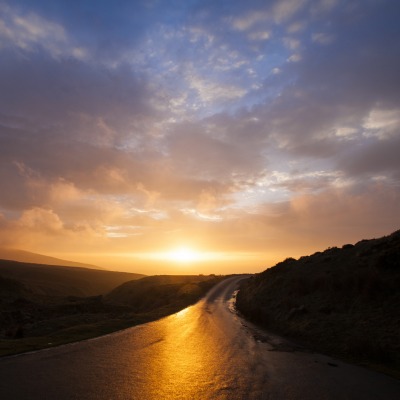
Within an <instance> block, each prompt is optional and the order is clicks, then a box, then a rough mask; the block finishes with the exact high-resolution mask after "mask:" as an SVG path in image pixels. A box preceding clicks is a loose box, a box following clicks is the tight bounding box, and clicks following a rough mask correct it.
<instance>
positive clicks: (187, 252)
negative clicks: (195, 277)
mask: <svg viewBox="0 0 400 400" xmlns="http://www.w3.org/2000/svg"><path fill="white" fill-rule="evenodd" d="M166 258H167V259H168V260H170V261H174V262H178V263H187V262H194V261H199V260H201V254H200V253H199V252H198V251H196V250H193V249H191V248H189V247H179V248H177V249H174V250H171V251H169V252H168V253H167V254H166Z"/></svg>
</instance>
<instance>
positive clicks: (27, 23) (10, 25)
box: [0, 3, 88, 60]
mask: <svg viewBox="0 0 400 400" xmlns="http://www.w3.org/2000/svg"><path fill="white" fill-rule="evenodd" d="M0 16H1V20H0V39H1V42H0V47H7V46H15V47H17V48H19V49H21V50H23V51H27V52H33V51H35V50H36V49H37V48H41V49H43V50H45V51H46V52H48V53H49V54H50V55H51V56H52V57H54V58H59V57H74V58H77V59H80V60H82V59H85V58H87V56H88V54H87V51H86V50H85V49H84V48H83V47H79V46H74V44H73V42H72V41H71V38H69V37H68V34H67V33H66V31H65V29H64V27H63V26H62V25H60V24H59V23H57V22H54V21H51V20H47V19H45V18H43V17H41V16H39V15H37V14H36V13H34V12H29V13H22V12H19V11H18V10H17V9H15V8H12V7H10V6H8V5H6V4H5V3H3V4H1V5H0Z"/></svg>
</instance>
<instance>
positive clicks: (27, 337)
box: [0, 262, 223, 355]
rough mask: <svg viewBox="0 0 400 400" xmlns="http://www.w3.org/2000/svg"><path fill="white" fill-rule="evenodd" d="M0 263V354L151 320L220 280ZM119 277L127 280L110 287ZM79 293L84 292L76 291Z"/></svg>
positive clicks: (183, 304)
mask: <svg viewBox="0 0 400 400" xmlns="http://www.w3.org/2000/svg"><path fill="white" fill-rule="evenodd" d="M1 264H2V263H1V262H0V271H1V272H2V273H3V274H4V275H3V276H2V275H1V274H0V355H6V354H15V353H20V352H24V351H29V350H36V349H40V348H44V347H49V346H55V345H58V344H62V343H68V342H73V341H76V340H82V339H86V338H90V337H95V336H99V335H103V334H106V333H110V332H114V331H116V330H119V329H124V328H127V327H130V326H134V325H137V324H141V323H144V322H148V321H153V320H155V319H158V318H161V317H164V316H166V315H169V314H171V313H174V312H176V311H179V310H181V309H183V308H185V307H187V306H189V305H190V304H193V303H195V302H196V301H197V300H198V299H200V298H201V297H202V296H203V295H204V294H205V293H206V292H207V291H208V290H209V289H210V288H211V287H212V286H213V285H215V284H216V283H218V282H219V281H221V280H222V279H223V277H221V276H220V277H215V276H213V275H212V276H153V277H145V278H142V279H137V280H132V278H138V277H139V275H137V274H125V273H118V272H111V271H96V270H85V269H81V268H74V267H72V268H64V267H47V266H41V265H39V266H37V265H26V264H22V265H18V264H20V263H16V264H13V263H11V264H10V262H5V263H3V264H4V265H1ZM6 273H7V274H6ZM10 276H12V278H10ZM118 279H121V280H123V282H125V281H126V280H127V279H130V280H129V281H128V282H126V283H123V284H122V285H120V286H118V287H115V286H116V283H117V281H118ZM106 287H111V288H112V289H114V290H112V291H111V293H109V294H104V295H101V294H100V295H93V293H99V291H100V290H101V291H102V292H101V293H104V292H103V290H104V289H105V288H106ZM96 291H97V292H96ZM83 292H84V293H85V295H84V296H82V295H77V294H76V293H83ZM88 293H89V294H90V295H88Z"/></svg>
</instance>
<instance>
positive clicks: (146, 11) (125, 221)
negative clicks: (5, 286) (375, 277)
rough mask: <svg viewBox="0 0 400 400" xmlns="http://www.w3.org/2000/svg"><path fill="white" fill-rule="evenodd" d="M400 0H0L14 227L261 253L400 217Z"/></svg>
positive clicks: (0, 91) (256, 261)
mask: <svg viewBox="0 0 400 400" xmlns="http://www.w3.org/2000/svg"><path fill="white" fill-rule="evenodd" d="M399 20H400V2H397V1H394V0H346V1H341V0H273V1H268V0H263V1H258V0H247V1H240V0H213V1H208V0H197V1H196V0H185V1H183V0H182V1H180V0H171V1H161V0H147V1H122V0H113V1H105V0H103V1H101V0H99V1H88V0H81V1H67V0H65V1H62V0H41V1H32V0H29V1H24V0H13V1H2V0H0V188H1V189H0V246H3V247H12V248H18V249H23V250H28V251H33V252H38V253H42V254H47V255H51V256H58V257H62V258H67V259H72V260H74V261H81V262H89V263H94V264H96V265H99V266H102V267H106V268H110V269H118V270H131V271H132V272H141V273H149V274H153V273H177V272H182V271H185V272H192V273H230V272H232V273H236V272H258V271H262V270H264V269H265V268H267V267H269V266H272V265H274V264H275V263H276V262H278V261H281V260H283V259H285V258H286V257H295V258H297V257H300V256H302V255H307V254H312V253H313V252H315V251H322V250H324V249H326V248H327V247H332V246H342V245H343V244H346V243H355V242H357V241H359V240H361V239H370V238H374V237H380V236H383V235H387V234H390V233H392V232H393V231H395V230H397V229H399V228H400V157H399V153H400V73H399V71H400V46H399V42H400V24H399Z"/></svg>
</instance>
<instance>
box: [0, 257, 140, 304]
mask: <svg viewBox="0 0 400 400" xmlns="http://www.w3.org/2000/svg"><path fill="white" fill-rule="evenodd" d="M144 276H145V275H141V274H134V273H129V272H116V271H106V270H96V269H89V268H81V267H69V266H54V265H41V264H29V263H21V262H18V261H10V260H0V277H2V278H4V279H8V280H13V281H16V282H19V283H20V284H22V285H23V288H24V290H25V291H27V292H29V293H31V294H33V295H45V296H82V297H85V296H97V295H103V294H106V293H108V292H110V291H111V290H113V289H114V288H116V287H117V286H119V285H121V284H123V283H125V282H128V281H132V280H135V279H140V278H143V277H144ZM7 285H8V286H7ZM3 287H8V288H10V287H12V283H10V282H9V281H3Z"/></svg>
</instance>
